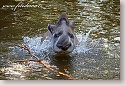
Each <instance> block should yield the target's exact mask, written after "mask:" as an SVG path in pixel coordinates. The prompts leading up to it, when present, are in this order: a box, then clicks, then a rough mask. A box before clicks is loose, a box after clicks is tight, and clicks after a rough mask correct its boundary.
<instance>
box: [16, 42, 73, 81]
mask: <svg viewBox="0 0 126 86" xmlns="http://www.w3.org/2000/svg"><path fill="white" fill-rule="evenodd" d="M18 47H19V48H23V49H24V50H27V51H28V54H29V55H30V56H32V57H34V58H35V59H36V60H18V61H17V62H29V61H34V62H39V63H40V64H42V65H44V66H45V67H46V68H47V69H50V70H52V71H54V72H57V73H59V74H61V75H63V76H66V77H68V78H69V79H71V80H76V79H75V78H73V77H71V76H70V75H68V74H65V73H63V72H60V71H58V69H54V68H52V67H51V66H50V65H47V64H45V63H44V62H43V61H42V60H41V59H39V58H38V57H37V56H36V55H34V54H33V53H32V52H31V51H30V50H29V49H28V47H27V46H26V45H25V44H24V45H23V46H18Z"/></svg>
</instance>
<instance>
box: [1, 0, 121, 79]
mask: <svg viewBox="0 0 126 86" xmlns="http://www.w3.org/2000/svg"><path fill="white" fill-rule="evenodd" d="M19 1H20V0H19ZM19 1H16V0H15V1H14V0H9V1H6V0H5V1H3V2H2V1H0V3H1V4H0V79H6V80H34V79H35V80H48V79H49V80H50V79H51V80H57V79H58V80H59V79H60V80H61V79H62V80H64V79H65V80H68V79H69V78H67V77H65V76H62V75H59V74H57V73H54V72H53V71H50V70H48V69H46V68H44V67H43V66H42V65H40V64H38V63H34V62H33V63H15V61H16V60H21V59H26V58H27V59H31V57H30V56H29V55H28V54H27V53H26V52H24V51H23V52H21V51H20V50H19V49H17V50H13V49H12V48H13V47H14V46H15V45H20V44H22V43H23V42H24V40H23V37H25V36H28V37H31V38H33V37H36V36H37V35H38V34H42V33H44V32H46V31H47V25H48V24H55V23H56V21H57V18H58V16H59V15H60V14H61V13H62V12H66V13H67V15H68V18H69V20H70V21H72V20H73V21H74V22H75V32H76V33H78V34H80V33H82V32H83V33H87V32H88V31H89V30H90V29H91V28H93V27H96V26H100V27H99V28H98V29H96V30H94V31H91V33H90V35H89V38H90V39H89V42H88V43H89V46H88V47H91V48H94V49H93V50H90V51H89V52H84V53H83V52H80V53H77V54H76V53H74V54H72V55H65V56H61V55H60V56H49V54H48V53H45V56H44V57H47V58H44V59H43V58H42V59H43V60H45V62H46V63H49V64H50V65H52V66H56V67H57V68H59V70H60V71H62V72H64V73H67V74H69V75H70V76H72V77H74V78H76V79H79V80H81V79H83V80H119V79H120V2H119V0H24V1H23V2H22V4H23V5H26V4H28V3H29V5H37V6H39V7H17V8H15V10H14V7H6V5H15V6H17V5H18V4H19V3H21V2H19ZM3 6H4V7H3ZM101 39H102V41H101ZM103 39H104V40H103ZM93 46H94V47H93ZM43 54H44V53H43ZM47 54H48V56H46V55H47ZM37 55H38V54H37ZM38 56H41V55H38ZM48 58H49V59H48ZM15 65H17V66H16V67H15ZM26 70H28V73H26ZM8 71H9V72H8ZM13 72H14V73H13Z"/></svg>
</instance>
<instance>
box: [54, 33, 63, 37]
mask: <svg viewBox="0 0 126 86" xmlns="http://www.w3.org/2000/svg"><path fill="white" fill-rule="evenodd" d="M61 34H62V33H56V34H54V38H57V37H59V36H60V35H61Z"/></svg>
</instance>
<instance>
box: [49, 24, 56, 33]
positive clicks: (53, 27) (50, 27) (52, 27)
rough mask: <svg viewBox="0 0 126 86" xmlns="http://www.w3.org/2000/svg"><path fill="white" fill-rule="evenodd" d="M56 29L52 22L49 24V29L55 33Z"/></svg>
mask: <svg viewBox="0 0 126 86" xmlns="http://www.w3.org/2000/svg"><path fill="white" fill-rule="evenodd" d="M54 29H55V25H50V24H48V30H49V31H50V32H51V33H53V31H54Z"/></svg>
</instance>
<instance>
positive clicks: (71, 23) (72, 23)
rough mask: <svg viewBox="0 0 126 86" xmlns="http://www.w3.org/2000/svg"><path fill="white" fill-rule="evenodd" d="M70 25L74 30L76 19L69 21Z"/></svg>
mask: <svg viewBox="0 0 126 86" xmlns="http://www.w3.org/2000/svg"><path fill="white" fill-rule="evenodd" d="M69 25H70V26H71V27H72V29H73V30H74V21H71V22H70V23H69Z"/></svg>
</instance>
